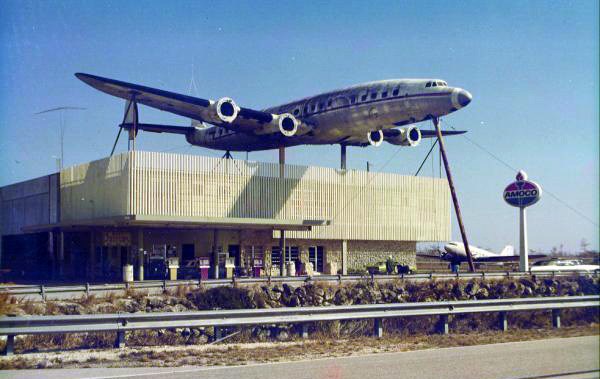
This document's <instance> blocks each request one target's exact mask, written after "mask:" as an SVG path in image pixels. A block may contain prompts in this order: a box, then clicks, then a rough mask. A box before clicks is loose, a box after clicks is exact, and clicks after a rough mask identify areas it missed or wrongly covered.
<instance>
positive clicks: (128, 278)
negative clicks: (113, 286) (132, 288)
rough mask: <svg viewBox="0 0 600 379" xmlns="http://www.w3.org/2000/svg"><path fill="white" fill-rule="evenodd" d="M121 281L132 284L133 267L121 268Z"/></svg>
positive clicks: (125, 266)
mask: <svg viewBox="0 0 600 379" xmlns="http://www.w3.org/2000/svg"><path fill="white" fill-rule="evenodd" d="M123 281H124V282H133V265H124V266H123Z"/></svg>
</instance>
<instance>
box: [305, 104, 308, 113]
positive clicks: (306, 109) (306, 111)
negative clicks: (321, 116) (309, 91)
mask: <svg viewBox="0 0 600 379" xmlns="http://www.w3.org/2000/svg"><path fill="white" fill-rule="evenodd" d="M306 113H308V104H306V105H305V106H304V114H306Z"/></svg>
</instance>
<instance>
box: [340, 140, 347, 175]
mask: <svg viewBox="0 0 600 379" xmlns="http://www.w3.org/2000/svg"><path fill="white" fill-rule="evenodd" d="M347 147H348V146H347V145H345V144H343V143H342V144H340V150H341V151H340V153H341V154H340V168H341V169H342V170H346V148H347Z"/></svg>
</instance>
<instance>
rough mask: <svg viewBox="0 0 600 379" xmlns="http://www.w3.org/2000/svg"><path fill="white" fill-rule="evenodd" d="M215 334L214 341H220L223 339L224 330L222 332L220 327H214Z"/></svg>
mask: <svg viewBox="0 0 600 379" xmlns="http://www.w3.org/2000/svg"><path fill="white" fill-rule="evenodd" d="M213 330H214V333H213V341H215V342H216V341H218V340H220V339H221V338H222V337H223V330H221V328H220V327H218V326H215V327H213Z"/></svg>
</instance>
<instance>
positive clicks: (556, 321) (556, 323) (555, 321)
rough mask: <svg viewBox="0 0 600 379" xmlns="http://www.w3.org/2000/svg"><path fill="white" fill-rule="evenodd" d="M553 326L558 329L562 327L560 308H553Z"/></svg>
mask: <svg viewBox="0 0 600 379" xmlns="http://www.w3.org/2000/svg"><path fill="white" fill-rule="evenodd" d="M552 327H553V328H556V329H559V328H560V309H553V310H552Z"/></svg>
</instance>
